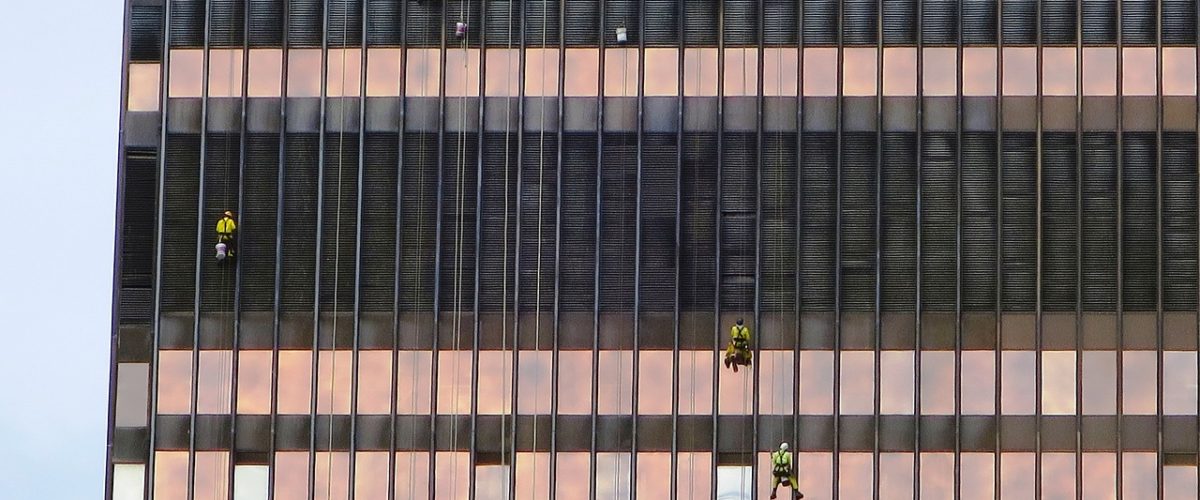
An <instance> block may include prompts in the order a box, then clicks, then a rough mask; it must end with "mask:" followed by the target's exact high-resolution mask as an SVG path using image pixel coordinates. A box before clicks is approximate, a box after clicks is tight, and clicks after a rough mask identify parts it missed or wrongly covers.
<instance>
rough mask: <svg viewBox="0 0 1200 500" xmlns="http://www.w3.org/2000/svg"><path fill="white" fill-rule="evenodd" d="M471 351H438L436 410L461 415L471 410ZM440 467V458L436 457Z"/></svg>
mask: <svg viewBox="0 0 1200 500" xmlns="http://www.w3.org/2000/svg"><path fill="white" fill-rule="evenodd" d="M471 355H472V353H471V351H451V350H445V351H441V352H439V353H438V378H437V391H438V402H437V412H438V414H440V415H462V414H469V413H470V412H471ZM438 460H439V462H438V467H441V466H442V464H441V462H440V460H441V459H438Z"/></svg>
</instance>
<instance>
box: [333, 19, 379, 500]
mask: <svg viewBox="0 0 1200 500" xmlns="http://www.w3.org/2000/svg"><path fill="white" fill-rule="evenodd" d="M342 1H343V2H345V0H342ZM357 1H361V2H362V17H361V19H362V34H361V37H362V38H361V42H360V45H359V51H358V57H359V61H358V177H357V179H356V180H355V184H356V188H355V189H356V192H355V204H356V205H355V208H354V310H353V311H352V314H353V317H352V319H351V321H353V325H354V326H353V332H354V340H353V341H352V344H351V346H350V349H351V354H350V449H349V451H348V452H347V453H348V454H349V457H347V458H348V459H349V460H348V461H349V470H348V471H347V474H346V478H347V479H346V489H347V492H346V498H347V499H348V500H354V498H355V495H354V483H355V480H354V479H355V471H357V467H358V460H357V455H358V382H359V377H358V361H359V360H358V356H359V333H360V332H361V331H362V325H361V321H360V318H359V315H360V313H361V310H362V239H363V234H362V223H363V222H362V219H363V215H362V212H363V162H364V160H365V155H366V137H367V119H366V117H367V32H368V31H369V26H370V23H369V21H368V20H367V15H368V13H369V11H370V5H369V4H370V2H368V1H367V0H357ZM344 7H345V6H344V5H343V8H344ZM349 15H350V12H349V11H347V10H343V13H342V16H343V20H342V23H343V26H345V23H347V22H349V20H348V19H346V18H345V16H349ZM342 31H343V33H342V40H343V42H345V43H349V41H348V40H346V33H345V29H344V28H343V30H342ZM345 50H346V49H345V48H343V54H344V53H345V52H344V51H345ZM342 60H343V63H342V73H343V75H344V74H345V71H346V63H345V62H344V61H345V56H344V55H343V56H342ZM342 80H343V82H344V81H345V77H344V76H343V78H342ZM345 87H346V85H345V84H344V83H343V84H342V93H343V94H345ZM342 109H343V110H345V109H346V98H345V96H344V95H343V97H342ZM343 113H344V112H343ZM338 121H339V122H341V125H342V129H343V130H344V129H345V128H346V120H345V119H344V118H343V119H339V120H338ZM338 161H339V162H340V161H342V157H341V152H340V151H339V152H338ZM339 177H340V174H339ZM338 180H339V181H340V180H341V179H338ZM341 189H342V187H341V183H340V182H339V183H338V190H339V192H340V190H341ZM339 205H340V202H339ZM338 208H339V210H340V208H341V207H340V206H339V207H338ZM338 218H339V219H340V218H341V216H340V215H339V216H338ZM338 244H339V245H340V244H341V242H340V241H339V242H338ZM336 309H337V304H334V310H336ZM334 321H337V318H336V317H335V318H334ZM335 342H336V340H335ZM335 345H336V344H335ZM332 464H333V462H332V460H331V461H330V466H331V467H332ZM329 488H330V489H331V490H332V488H333V485H330V486H329Z"/></svg>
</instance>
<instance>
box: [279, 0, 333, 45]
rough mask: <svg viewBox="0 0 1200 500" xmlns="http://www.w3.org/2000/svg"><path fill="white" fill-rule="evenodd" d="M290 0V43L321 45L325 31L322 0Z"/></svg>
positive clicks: (288, 18) (288, 34)
mask: <svg viewBox="0 0 1200 500" xmlns="http://www.w3.org/2000/svg"><path fill="white" fill-rule="evenodd" d="M287 1H288V6H287V9H288V15H287V22H288V33H287V36H288V44H289V45H291V46H292V47H320V46H321V37H322V35H323V34H324V31H323V30H322V29H321V27H322V25H323V24H324V21H325V19H324V12H322V10H321V4H322V0H287Z"/></svg>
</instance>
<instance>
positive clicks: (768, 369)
mask: <svg viewBox="0 0 1200 500" xmlns="http://www.w3.org/2000/svg"><path fill="white" fill-rule="evenodd" d="M793 359H794V358H793V357H792V351H760V352H759V358H758V363H759V368H758V369H759V374H758V412H759V413H761V414H764V415H791V414H792V394H793V393H794V392H795V388H794V387H793V386H792V373H793V372H794V367H793V363H792V360H793Z"/></svg>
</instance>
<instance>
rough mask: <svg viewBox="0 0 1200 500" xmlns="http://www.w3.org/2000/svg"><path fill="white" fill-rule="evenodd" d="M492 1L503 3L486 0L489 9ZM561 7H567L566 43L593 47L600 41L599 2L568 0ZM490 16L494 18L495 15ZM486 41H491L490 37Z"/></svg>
mask: <svg viewBox="0 0 1200 500" xmlns="http://www.w3.org/2000/svg"><path fill="white" fill-rule="evenodd" d="M493 3H498V4H503V3H504V2H488V8H489V11H490V9H491V5H492V4H493ZM563 7H564V8H565V9H567V11H566V18H567V25H566V28H565V30H566V33H567V45H568V46H571V47H595V46H596V45H598V44H599V43H600V33H599V32H600V30H599V28H598V25H599V23H600V2H599V1H597V0H568V1H567V2H565V3H564V4H563ZM506 12H507V11H506ZM491 18H495V16H492V17H491ZM491 18H489V19H491ZM503 19H505V18H501V21H499V22H497V23H496V24H501V23H502V22H503ZM488 41H489V42H491V40H490V39H489V40H488Z"/></svg>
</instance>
